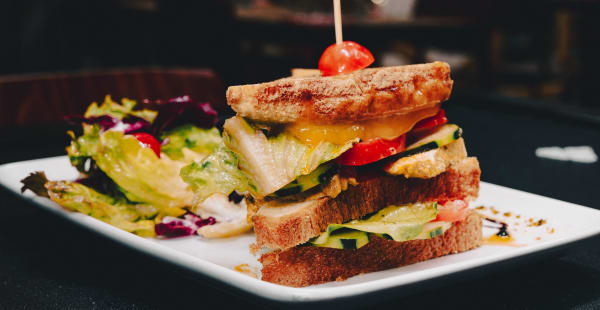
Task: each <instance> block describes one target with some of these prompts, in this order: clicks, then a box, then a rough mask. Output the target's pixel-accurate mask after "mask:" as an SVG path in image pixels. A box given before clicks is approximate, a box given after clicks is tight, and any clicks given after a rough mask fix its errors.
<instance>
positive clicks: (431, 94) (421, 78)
mask: <svg viewBox="0 0 600 310" xmlns="http://www.w3.org/2000/svg"><path fill="white" fill-rule="evenodd" d="M452 84H453V81H452V79H450V66H449V65H448V64H447V63H444V62H434V63H427V64H417V65H408V66H396V67H384V68H371V69H363V70H359V71H355V72H352V73H350V74H343V75H337V76H329V77H320V76H303V77H298V76H295V77H294V76H293V77H288V78H283V79H279V80H275V81H272V82H267V83H261V84H250V85H241V86H231V87H229V88H228V89H227V102H228V104H229V105H230V106H231V108H232V109H233V110H234V111H235V112H237V114H238V115H239V116H242V117H247V118H250V119H253V120H257V121H262V122H269V123H292V122H302V121H306V122H311V123H332V122H359V121H364V120H369V119H378V118H385V117H391V116H396V115H402V114H406V113H409V112H412V111H415V110H419V109H424V108H427V107H433V106H435V105H437V104H439V103H441V102H443V101H445V100H447V99H448V97H449V96H450V92H451V91H452Z"/></svg>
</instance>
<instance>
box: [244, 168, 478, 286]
mask: <svg viewBox="0 0 600 310" xmlns="http://www.w3.org/2000/svg"><path fill="white" fill-rule="evenodd" d="M480 174H481V170H480V169H479V163H478V162H477V159H476V158H474V157H468V158H464V159H463V160H460V161H458V162H456V163H454V164H453V165H451V166H450V167H448V169H447V170H446V172H444V173H442V174H440V175H438V176H436V177H433V178H429V179H418V178H408V179H407V178H405V177H403V176H387V177H378V178H375V179H371V180H369V181H366V182H363V183H360V182H359V184H357V185H354V186H349V187H348V189H347V190H346V191H344V192H342V193H341V194H340V195H338V196H337V197H336V198H321V199H317V200H314V201H303V202H298V203H290V204H278V205H277V206H272V205H269V204H266V205H264V206H263V207H262V208H261V209H260V210H259V211H258V213H257V214H256V215H254V216H253V222H254V225H255V231H256V235H257V246H259V247H262V248H268V249H270V250H271V251H270V252H267V253H265V254H262V255H261V256H260V258H259V261H260V262H261V264H262V266H263V267H262V280H265V281H268V282H273V283H277V284H281V285H286V286H294V287H303V286H309V285H314V284H320V283H325V282H330V281H341V280H344V279H347V278H349V277H352V276H355V275H359V274H362V273H368V272H374V271H379V270H385V269H390V268H395V267H399V266H403V265H408V264H412V263H416V262H419V261H424V260H428V259H432V258H435V257H439V256H443V255H447V254H453V253H458V252H463V251H467V250H470V249H473V248H476V247H478V246H479V245H480V244H481V241H482V220H481V217H480V216H479V215H478V214H477V213H476V212H474V211H470V213H469V214H468V215H467V216H466V217H465V218H464V219H463V220H460V221H455V222H452V224H451V226H450V227H449V228H448V229H446V230H445V231H444V232H443V233H441V235H437V236H432V238H418V239H417V240H409V241H394V240H389V239H386V238H382V237H381V236H380V235H377V234H371V233H369V234H368V243H366V244H365V245H363V246H361V247H358V248H356V249H345V248H344V249H338V248H331V247H322V246H314V245H311V243H310V242H308V243H306V242H307V241H308V240H309V239H311V238H314V237H315V236H317V235H319V234H320V233H322V232H323V231H325V230H326V229H327V226H328V224H332V223H346V222H347V221H350V220H352V219H357V218H362V217H364V216H367V215H368V214H373V212H377V211H378V210H381V209H383V208H385V207H387V206H390V205H402V204H407V203H408V204H411V203H427V202H435V201H453V200H466V201H468V200H473V199H475V198H476V197H477V195H478V191H479V177H480ZM276 210H277V212H276ZM311 240H314V239H311Z"/></svg>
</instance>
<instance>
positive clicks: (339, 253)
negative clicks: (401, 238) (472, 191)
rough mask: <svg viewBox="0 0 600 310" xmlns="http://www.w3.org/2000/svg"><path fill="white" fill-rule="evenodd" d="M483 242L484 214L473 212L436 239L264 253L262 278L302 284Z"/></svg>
mask: <svg viewBox="0 0 600 310" xmlns="http://www.w3.org/2000/svg"><path fill="white" fill-rule="evenodd" d="M481 242H482V221H481V216H479V214H477V213H476V212H472V213H471V214H470V215H469V216H468V217H467V218H465V219H464V220H462V221H459V222H455V223H453V225H452V227H451V228H450V229H448V230H447V231H446V232H445V233H444V234H443V235H441V236H439V237H435V238H433V239H427V240H412V241H406V242H396V241H393V240H386V239H383V238H380V237H377V236H371V242H369V243H368V244H367V245H365V246H363V247H361V248H359V249H357V250H339V249H332V248H322V247H315V246H298V247H294V248H291V249H288V250H284V251H275V252H271V253H267V254H264V255H262V256H261V257H260V259H259V260H260V262H261V264H262V265H263V268H262V279H263V280H265V281H268V282H273V283H277V284H281V285H287V286H295V287H302V286H309V285H314V284H319V283H325V282H330V281H341V280H345V279H347V278H349V277H352V276H355V275H358V274H362V273H367V272H374V271H379V270H385V269H391V268H395V267H399V266H404V265H409V264H413V263H416V262H420V261H424V260H428V259H432V258H435V257H440V256H444V255H448V254H453V253H458V252H464V251H468V250H471V249H473V248H476V247H478V246H480V245H481Z"/></svg>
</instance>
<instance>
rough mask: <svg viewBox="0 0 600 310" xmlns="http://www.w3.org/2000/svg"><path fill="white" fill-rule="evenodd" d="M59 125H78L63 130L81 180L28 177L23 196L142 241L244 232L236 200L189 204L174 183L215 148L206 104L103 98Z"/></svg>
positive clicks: (189, 196) (188, 193)
mask: <svg viewBox="0 0 600 310" xmlns="http://www.w3.org/2000/svg"><path fill="white" fill-rule="evenodd" d="M66 119H67V121H69V122H70V123H72V124H74V125H77V126H81V129H80V130H79V131H80V132H79V133H75V132H74V131H68V132H67V134H68V135H69V136H70V137H71V143H70V145H69V146H68V147H67V148H66V151H67V154H68V156H69V160H70V162H71V164H72V165H73V167H75V168H76V169H77V170H78V171H79V172H80V177H79V178H78V179H77V180H75V181H67V180H60V181H51V180H48V179H47V178H46V176H45V174H44V173H43V172H35V173H32V174H31V175H29V176H28V177H26V178H25V179H23V180H22V183H23V188H22V191H25V190H27V189H29V190H31V191H32V192H34V193H35V194H37V195H38V196H43V197H47V198H49V199H51V200H52V201H54V202H56V203H57V204H59V205H61V206H62V207H64V208H66V209H68V210H71V211H77V212H81V213H84V214H87V215H90V216H92V217H95V218H97V219H99V220H102V221H104V222H106V223H109V224H111V225H114V226H116V227H118V228H120V229H123V230H125V231H128V232H132V233H135V234H137V235H140V236H144V237H154V236H161V237H178V236H186V235H191V234H194V233H198V234H201V235H204V236H207V237H225V236H229V235H233V234H237V233H241V232H245V231H248V230H249V229H250V228H251V226H250V224H248V223H247V221H246V214H245V212H246V211H245V210H246V207H245V202H244V201H243V199H240V198H238V197H235V195H230V196H231V197H228V196H225V195H219V194H216V195H213V196H211V197H209V199H206V200H205V201H203V202H201V203H196V202H195V201H194V193H193V191H192V188H191V187H190V186H189V185H188V184H186V183H185V182H184V181H183V180H182V178H181V177H180V170H181V169H182V168H183V167H185V166H187V165H189V164H191V163H197V162H198V163H199V162H201V161H202V159H204V158H205V157H206V156H207V155H209V154H211V153H212V152H213V151H215V150H217V149H218V148H220V147H222V144H223V141H222V139H221V134H220V132H219V130H218V129H217V128H216V127H215V124H216V122H217V112H216V111H215V110H214V109H213V108H212V107H211V106H210V104H209V103H201V102H194V101H192V100H191V99H190V97H189V96H182V97H177V98H173V99H170V100H168V101H166V102H160V101H154V102H151V101H148V100H145V101H144V102H143V103H142V104H140V105H138V104H137V102H136V101H134V100H130V99H126V98H124V99H122V100H121V103H117V102H115V101H113V100H112V98H111V97H110V96H106V98H105V99H104V102H103V103H102V104H100V105H98V104H97V103H95V102H94V103H92V104H91V105H90V106H89V107H88V108H87V111H86V112H85V114H84V115H74V116H68V117H67V118H66Z"/></svg>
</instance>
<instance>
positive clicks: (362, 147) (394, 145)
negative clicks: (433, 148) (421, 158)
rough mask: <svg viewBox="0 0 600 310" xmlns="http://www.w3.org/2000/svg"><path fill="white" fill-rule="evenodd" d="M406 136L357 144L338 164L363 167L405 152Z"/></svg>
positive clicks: (338, 159) (340, 158)
mask: <svg viewBox="0 0 600 310" xmlns="http://www.w3.org/2000/svg"><path fill="white" fill-rule="evenodd" d="M405 147H406V135H401V136H399V137H398V138H395V139H392V140H386V139H382V138H376V139H372V140H369V141H365V142H360V143H358V144H355V145H354V146H353V147H352V148H351V149H349V150H347V151H346V152H344V154H342V155H341V156H340V157H338V158H337V162H338V163H339V164H341V165H347V166H362V165H366V164H369V163H372V162H376V161H378V160H381V159H384V158H386V157H389V156H392V155H394V154H397V153H400V152H402V151H404V148H405Z"/></svg>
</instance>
